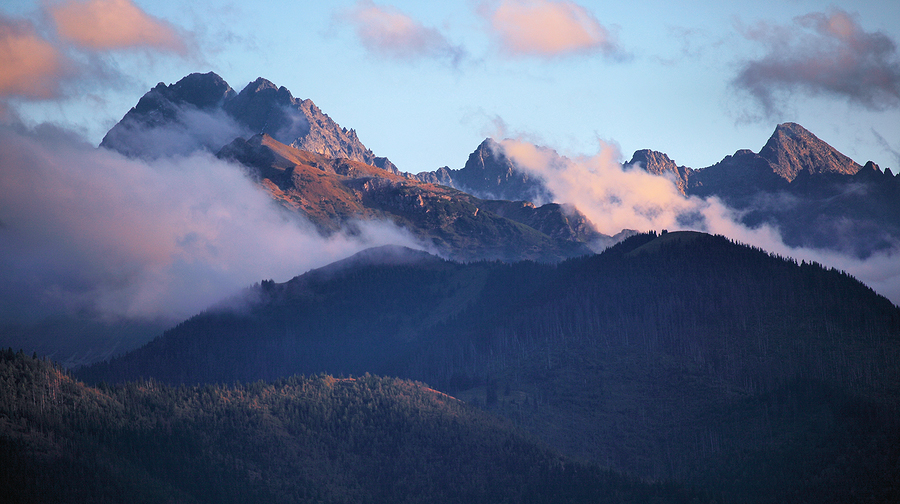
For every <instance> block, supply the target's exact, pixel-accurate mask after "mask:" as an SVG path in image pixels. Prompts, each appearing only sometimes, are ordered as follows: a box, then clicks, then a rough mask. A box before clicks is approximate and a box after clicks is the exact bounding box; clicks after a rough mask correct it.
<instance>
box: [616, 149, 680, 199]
mask: <svg viewBox="0 0 900 504" xmlns="http://www.w3.org/2000/svg"><path fill="white" fill-rule="evenodd" d="M635 164H638V166H640V167H641V168H643V169H644V170H646V171H648V172H650V173H652V174H654V175H663V176H671V177H673V179H674V180H673V181H674V182H675V185H676V186H678V190H679V191H681V193H682V194H684V192H685V191H686V190H687V185H688V177H689V176H690V172H691V169H690V168H686V167H684V166H678V165H676V164H675V161H673V160H672V159H670V158H669V156H668V155H667V154H666V153H664V152H659V151H655V150H650V149H641V150H638V151H635V152H634V155H632V156H631V161H629V162H628V165H635ZM667 174H671V175H667Z"/></svg>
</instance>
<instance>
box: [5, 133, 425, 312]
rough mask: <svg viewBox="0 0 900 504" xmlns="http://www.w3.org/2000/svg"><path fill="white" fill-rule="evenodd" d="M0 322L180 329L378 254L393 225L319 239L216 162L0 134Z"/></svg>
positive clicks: (400, 236) (49, 136) (51, 136)
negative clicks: (236, 301) (126, 321)
mask: <svg viewBox="0 0 900 504" xmlns="http://www.w3.org/2000/svg"><path fill="white" fill-rule="evenodd" d="M0 166H2V167H3V169H2V170H0V317H3V319H4V320H6V321H10V320H20V321H23V322H27V321H34V320H38V319H40V318H42V317H45V316H50V315H72V314H78V315H79V316H85V315H87V316H95V317H100V318H105V319H110V318H112V319H117V318H132V319H153V320H168V321H177V320H181V319H183V318H185V317H187V316H190V315H192V314H194V313H197V312H198V311H200V310H202V309H204V308H206V307H208V306H209V305H210V304H212V303H215V302H216V301H218V300H220V299H222V298H223V297H226V296H229V295H231V294H233V293H234V292H235V291H236V290H239V289H241V288H243V287H246V286H248V285H250V284H252V283H254V282H257V281H259V280H262V279H267V278H272V279H274V280H276V281H285V280H287V279H289V278H291V277H293V276H294V275H297V274H300V273H302V272H304V271H305V270H308V269H310V268H313V267H318V266H322V265H324V264H327V263H330V262H332V261H334V260H336V259H340V258H342V257H345V256H347V255H350V254H352V253H354V252H356V251H359V250H362V249H364V248H367V247H370V246H377V245H383V244H389V243H392V244H401V245H408V246H415V245H416V244H415V243H414V241H413V239H411V238H410V237H409V236H408V235H407V234H406V233H405V232H404V231H402V230H401V229H399V228H397V227H395V226H393V225H392V224H389V223H383V222H359V223H356V225H355V226H354V230H353V232H352V233H350V232H348V233H339V234H336V235H334V236H331V237H327V238H326V237H323V236H321V235H320V234H319V233H318V232H316V230H315V229H314V228H313V226H312V225H311V224H309V223H308V222H306V221H304V220H302V219H300V218H298V217H297V216H296V215H295V214H290V213H287V212H285V211H283V210H281V209H280V208H279V207H277V206H276V205H275V203H274V202H273V201H272V199H271V198H270V197H269V195H268V194H267V193H266V192H265V191H264V190H263V189H261V188H260V187H259V186H257V185H256V184H254V183H253V182H252V181H251V180H250V179H248V178H247V177H246V176H245V174H244V172H243V170H242V169H241V167H239V166H236V165H232V164H229V163H226V162H223V161H221V160H219V159H216V158H215V157H213V156H212V155H210V154H209V153H204V152H197V153H194V154H191V155H188V156H175V157H165V158H159V159H156V160H153V161H142V160H136V159H129V158H126V157H124V156H122V155H120V154H118V153H116V152H113V151H109V150H106V149H103V148H95V147H93V146H91V145H89V144H87V143H85V142H84V140H83V139H81V138H80V137H78V136H76V135H75V134H73V133H72V132H70V131H66V130H63V129H60V128H57V127H54V126H48V125H43V126H40V127H38V128H36V129H26V128H24V127H20V126H0Z"/></svg>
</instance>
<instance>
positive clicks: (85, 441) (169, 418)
mask: <svg viewBox="0 0 900 504" xmlns="http://www.w3.org/2000/svg"><path fill="white" fill-rule="evenodd" d="M0 385H2V389H0V390H2V394H0V501H2V502H8V503H13V502H35V503H37V502H41V503H44V502H73V503H75V502H77V503H84V502H124V501H128V502H134V503H141V502H147V503H158V502H184V503H203V502H209V503H228V502H240V503H250V502H265V503H292V502H297V503H302V502H329V503H341V502H344V503H367V502H371V503H383V502H392V503H404V502H409V503H412V502H423V503H424V502H427V503H442V502H478V503H489V502H535V503H537V502H599V503H605V502H609V503H618V502H659V503H682V502H683V503H689V502H708V501H709V499H708V498H704V497H703V496H702V495H701V494H700V493H698V492H695V491H691V490H687V489H685V488H684V487H681V486H678V485H674V484H646V483H641V482H639V481H637V480H636V479H633V478H627V477H623V476H621V475H618V474H616V473H614V472H611V471H609V470H606V469H602V468H600V467H599V466H596V465H590V464H584V463H578V462H573V461H571V460H569V459H566V458H565V457H562V456H560V455H559V454H558V453H557V452H555V451H553V450H551V449H549V448H547V447H545V446H543V445H542V444H540V443H537V442H535V441H534V440H533V439H531V438H530V437H529V436H527V435H523V434H522V433H521V432H519V431H517V430H516V429H515V428H514V427H512V426H511V425H510V424H509V423H508V422H504V421H500V420H498V419H496V418H495V417H492V416H490V415H488V414H485V413H483V412H481V411H479V410H477V409H475V408H472V407H470V406H467V405H465V404H464V403H462V402H460V401H458V400H457V399H454V398H452V397H449V396H447V395H445V394H442V393H440V392H437V391H434V390H432V389H429V388H427V387H426V386H424V385H422V384H420V383H415V382H410V381H405V380H398V379H389V378H379V377H375V376H370V375H365V376H362V377H357V378H345V379H336V378H333V377H331V376H326V375H319V376H316V377H311V378H303V377H292V378H285V379H281V380H277V381H275V382H262V381H260V382H255V383H252V384H245V385H233V386H227V387H226V386H194V387H170V386H166V385H161V384H159V383H156V382H146V381H141V382H129V383H127V384H124V385H119V386H113V387H110V386H108V385H105V384H101V385H100V386H98V387H96V388H92V387H87V386H85V385H84V384H82V383H79V382H76V381H74V380H73V379H72V378H71V377H70V376H68V375H67V374H66V373H65V372H63V371H62V370H61V369H60V368H58V367H56V366H54V365H52V364H50V363H48V362H46V361H42V360H38V359H36V358H31V357H27V356H26V355H24V354H22V353H18V354H15V353H13V352H12V350H7V351H0Z"/></svg>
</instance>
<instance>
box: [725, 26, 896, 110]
mask: <svg viewBox="0 0 900 504" xmlns="http://www.w3.org/2000/svg"><path fill="white" fill-rule="evenodd" d="M741 31H742V32H743V35H744V36H745V37H746V38H747V39H749V40H752V41H755V42H758V43H759V44H761V45H762V46H763V47H764V48H765V55H764V56H762V57H761V58H758V59H749V60H747V61H744V62H743V63H742V64H741V68H740V71H739V72H738V74H737V76H736V77H735V78H734V79H733V81H732V84H733V85H734V86H736V87H737V88H739V89H742V90H744V91H746V92H747V93H749V94H750V95H751V96H752V97H753V98H754V99H755V100H756V101H757V102H758V103H759V104H760V105H761V106H762V108H763V110H764V111H765V112H766V113H767V114H769V115H771V114H773V113H775V112H777V109H778V108H779V107H780V99H781V98H783V97H785V96H787V95H790V94H792V93H802V94H806V95H812V96H815V95H822V94H824V95H830V96H835V97H840V98H844V99H846V100H848V101H849V102H851V103H854V104H856V105H860V106H862V107H865V108H868V109H872V110H884V109H888V108H895V107H898V106H900V57H898V52H897V44H896V42H895V41H893V40H891V39H890V38H889V37H888V36H887V35H885V34H883V33H881V32H866V31H865V30H863V28H862V27H861V26H860V25H859V22H858V21H857V19H856V16H854V15H852V14H850V13H848V12H845V11H843V10H840V9H835V10H832V11H831V12H829V13H822V12H814V13H810V14H807V15H805V16H800V17H797V18H795V19H794V20H793V23H792V24H791V25H789V26H779V25H772V24H767V23H759V24H757V25H754V26H752V27H749V28H745V29H742V30H741Z"/></svg>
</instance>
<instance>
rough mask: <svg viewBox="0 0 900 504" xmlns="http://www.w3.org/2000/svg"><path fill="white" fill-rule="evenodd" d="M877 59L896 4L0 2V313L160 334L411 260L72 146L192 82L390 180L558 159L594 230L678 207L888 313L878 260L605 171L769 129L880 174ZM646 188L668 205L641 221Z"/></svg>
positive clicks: (260, 203)
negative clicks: (494, 149)
mask: <svg viewBox="0 0 900 504" xmlns="http://www.w3.org/2000/svg"><path fill="white" fill-rule="evenodd" d="M898 44H900V2H897V1H896V0H881V1H869V2H859V1H852V2H851V1H837V2H833V3H829V4H824V3H821V2H816V1H803V0H787V1H778V2H774V1H772V2H746V1H741V2H728V1H693V2H678V1H658V2H654V1H650V2H593V1H577V2H573V1H559V0H494V1H488V0H484V1H482V0H470V1H459V2H452V1H450V2H413V1H400V0H396V1H390V2H388V1H383V2H382V1H380V2H374V1H370V0H357V1H332V2H306V1H297V2H268V1H258V2H252V3H248V2H241V3H237V2H218V1H211V0H200V1H195V2H187V3H177V2H163V1H135V0H86V1H82V0H42V1H25V0H6V1H5V2H3V3H2V5H0V69H2V71H0V147H2V148H0V230H3V231H4V232H5V233H7V236H11V237H12V238H10V239H7V240H5V241H4V242H0V268H2V269H5V271H7V273H5V276H4V277H3V278H2V279H3V280H4V282H3V283H4V286H0V298H3V299H4V300H6V302H5V303H3V304H4V305H5V308H6V311H7V312H21V311H22V310H23V309H24V308H23V307H24V306H25V305H26V304H28V305H29V306H30V305H32V304H33V303H31V302H30V301H31V300H33V299H40V300H41V303H43V304H44V305H45V306H47V307H48V308H47V309H48V310H52V309H63V310H75V311H77V310H82V309H86V308H89V309H91V310H97V311H99V312H101V313H105V314H107V315H110V316H148V317H155V316H164V317H171V318H173V319H177V318H178V317H184V316H188V315H190V314H192V313H195V312H196V311H197V310H199V309H202V308H203V307H204V306H205V305H208V304H209V303H210V302H212V301H214V300H215V298H216V296H221V293H223V292H228V291H229V290H232V289H237V288H239V287H241V286H245V285H248V284H249V283H252V282H254V281H258V280H260V279H264V278H274V279H275V280H277V281H284V280H287V279H288V278H290V277H291V276H293V275H295V274H299V273H301V272H303V271H305V270H306V269H308V268H310V267H315V266H321V265H323V264H324V263H326V262H329V261H330V260H333V259H339V258H340V257H342V256H344V255H347V254H349V253H352V252H354V251H356V250H359V249H361V248H364V247H366V246H370V245H377V244H382V243H403V244H413V241H414V240H412V238H410V237H409V236H408V235H406V234H405V233H404V232H403V230H400V229H397V228H395V227H393V226H392V225H391V224H390V223H370V224H367V225H366V226H367V227H366V229H365V232H363V233H361V234H360V233H343V234H339V235H338V236H337V237H336V238H335V237H332V238H329V239H324V238H322V237H320V236H317V235H315V233H313V232H311V230H310V228H309V226H308V225H307V224H306V223H303V222H296V221H294V220H291V219H290V218H288V217H285V216H284V215H282V214H281V213H278V212H277V210H275V209H273V208H271V205H268V203H267V202H266V201H267V200H266V198H265V197H264V194H263V193H261V192H260V191H259V190H258V188H255V187H253V186H252V184H249V183H248V182H247V181H245V180H241V179H240V177H236V176H235V175H234V172H233V170H232V168H233V167H228V166H223V164H224V163H222V162H220V161H218V160H215V159H214V158H211V157H210V156H208V155H205V154H203V153H195V154H188V155H184V156H180V157H174V158H170V159H163V160H158V161H155V162H152V163H151V162H146V161H140V160H130V159H126V158H123V157H121V156H119V155H117V154H115V153H111V152H107V151H105V150H97V149H95V147H96V146H97V145H98V144H99V142H100V140H101V139H102V138H103V135H104V134H105V133H106V131H108V130H109V128H111V127H112V126H113V125H114V124H115V123H116V122H117V121H118V120H120V119H121V118H122V116H123V115H124V114H125V113H126V112H127V111H128V110H129V109H130V108H131V107H132V106H134V105H135V104H136V103H137V101H138V100H139V99H140V97H141V96H142V95H143V94H144V93H146V92H147V91H148V90H149V89H150V88H151V87H153V86H155V85H156V84H157V83H159V82H163V83H166V84H171V83H174V82H176V81H178V80H179V79H180V78H182V77H184V76H185V75H187V74H189V73H192V72H208V71H213V72H216V73H217V74H219V75H220V76H222V77H223V78H224V79H225V80H226V81H227V82H228V83H229V84H230V85H231V86H232V87H233V88H235V90H237V91H239V90H240V89H242V88H243V87H244V86H245V85H246V84H247V83H249V82H251V81H253V80H255V79H256V78H257V77H265V78H267V79H269V80H270V81H272V82H274V83H275V84H277V85H280V86H285V87H286V88H288V89H289V90H290V91H291V92H292V93H293V95H294V96H296V97H299V98H309V99H312V100H313V101H314V102H315V103H316V104H317V105H318V106H319V107H320V108H321V109H322V110H323V111H324V112H325V113H326V114H328V115H329V116H330V117H331V118H332V119H333V120H335V121H336V122H337V123H339V124H340V125H341V126H344V127H347V128H353V129H355V130H356V131H357V133H358V135H359V138H360V140H361V141H362V142H363V143H364V144H365V145H366V146H367V147H369V148H370V149H372V150H373V151H374V152H375V154H376V155H378V156H386V157H388V158H390V159H391V160H392V161H393V162H394V163H395V164H396V165H397V166H398V167H399V169H400V170H403V171H408V172H413V173H417V172H421V171H426V170H427V171H430V170H434V169H436V168H438V167H441V166H449V167H451V168H461V167H462V166H463V165H464V164H465V161H466V158H467V157H468V155H469V154H470V153H471V152H472V151H474V150H475V148H476V147H477V146H478V144H479V143H480V142H481V141H482V140H483V139H484V138H485V137H488V136H492V137H495V138H509V139H511V140H510V141H509V142H508V143H507V144H505V145H506V146H507V147H508V149H509V151H510V152H517V153H518V157H517V159H518V160H519V161H520V162H521V163H522V164H523V165H526V166H531V168H532V169H533V170H535V171H536V172H541V170H542V168H541V167H540V166H532V161H533V157H534V156H530V154H529V153H531V150H530V149H532V148H533V146H534V145H541V146H547V147H550V148H552V149H555V150H556V151H557V152H559V153H560V154H563V155H565V156H568V157H570V158H571V159H573V160H575V161H574V162H573V164H572V167H573V170H572V171H570V172H567V173H566V174H565V176H563V175H560V174H556V175H555V178H556V180H555V183H556V184H560V185H558V186H556V188H555V189H554V193H555V194H556V195H558V196H565V197H568V198H571V199H572V201H576V200H577V201H580V202H582V205H581V206H579V208H580V209H582V211H584V212H585V213H587V214H588V217H589V218H591V219H592V220H593V221H594V222H601V221H603V222H605V223H606V224H607V226H611V227H610V228H609V229H605V228H604V229H603V231H604V232H609V233H610V234H614V233H615V232H616V229H612V227H616V226H617V225H619V224H621V225H622V226H623V227H629V226H630V227H632V228H635V227H634V226H645V227H659V226H662V225H665V224H666V222H669V221H671V218H672V216H674V215H676V214H677V212H681V211H685V209H689V210H690V209H696V210H697V211H698V212H701V213H703V214H704V215H705V216H706V220H705V222H706V225H705V227H704V230H708V231H712V232H722V233H724V234H728V235H729V236H731V237H733V238H735V239H740V240H742V241H744V242H746V243H752V244H755V245H758V246H762V247H763V248H766V249H767V250H770V251H773V252H777V253H782V254H785V255H791V256H794V257H803V258H807V259H811V260H818V261H820V262H823V263H825V264H827V265H832V266H836V267H841V268H842V269H846V270H848V271H850V272H851V273H853V274H855V275H857V276H858V277H859V278H861V279H863V280H864V281H866V282H867V283H869V284H870V285H873V286H875V288H876V290H879V292H882V293H887V294H888V295H889V296H890V297H891V299H892V300H893V301H894V302H895V303H900V288H898V287H897V285H900V271H898V270H900V251H891V252H889V253H885V254H882V255H879V256H877V257H873V258H870V260H869V261H860V260H857V259H853V258H849V257H845V256H841V255H839V254H838V255H836V254H835V253H830V252H829V253H826V252H822V251H809V250H797V249H790V248H788V247H786V246H784V244H783V243H782V242H781V240H780V237H779V236H777V232H776V231H773V230H771V229H768V228H760V229H754V230H748V229H745V228H743V227H741V226H739V225H738V224H736V219H735V218H734V216H733V215H729V210H728V209H727V208H723V207H722V206H721V204H720V203H719V202H717V201H715V200H706V201H695V200H692V201H686V200H684V199H683V198H682V199H679V197H678V196H674V195H672V193H671V191H670V188H669V187H668V186H666V187H657V185H656V182H647V180H646V179H644V178H642V177H639V176H636V175H635V174H630V175H629V174H625V173H623V172H622V170H621V166H620V165H621V163H622V162H624V161H628V160H629V159H630V157H631V153H633V152H634V151H635V150H637V149H644V148H650V149H654V150H657V151H662V152H664V153H666V154H668V155H669V157H670V158H672V159H673V160H674V161H675V162H676V163H678V164H680V165H686V166H690V167H693V168H701V167H705V166H709V165H712V164H714V163H716V162H717V161H719V160H721V159H722V158H723V157H725V156H726V155H729V154H732V153H734V152H735V151H736V150H739V149H751V150H753V151H759V149H760V148H762V146H763V145H764V144H765V142H766V140H767V139H768V138H769V136H770V135H771V134H772V132H773V130H774V129H775V126H776V125H777V124H779V123H782V122H787V121H791V122H797V123H799V124H801V125H803V126H804V127H806V128H807V129H808V130H810V131H811V132H812V133H814V134H815V135H817V136H818V137H819V138H821V139H822V140H824V141H826V142H828V143H829V144H831V145H832V146H834V147H835V148H837V149H838V150H839V151H841V152H843V153H844V154H846V155H848V156H850V157H851V158H852V159H854V160H855V161H857V162H858V163H861V164H862V163H865V162H866V161H868V160H872V161H875V162H876V163H878V164H879V165H880V166H881V167H882V168H887V167H891V168H893V169H894V172H897V171H898V168H900V49H898ZM229 170H232V171H229ZM543 173H547V172H546V170H545V171H543ZM211 180H214V181H215V182H210V181H211ZM589 181H596V183H597V184H599V185H597V186H594V185H592V184H593V182H591V183H589ZM610 181H618V182H619V184H620V185H619V186H618V187H619V190H621V189H622V188H629V189H634V190H633V191H631V192H629V193H628V194H620V195H619V196H621V197H619V199H620V200H621V199H622V198H624V200H626V201H633V202H634V206H633V207H631V211H629V212H625V214H623V215H615V216H611V214H610V213H609V207H604V206H602V205H597V204H596V194H598V193H596V192H591V191H592V190H594V189H596V188H597V187H600V185H602V186H603V187H606V188H607V189H605V190H606V191H609V190H611V189H608V188H609V187H610V185H609V182H610ZM648 187H649V188H650V189H652V190H649V189H648ZM587 189H591V190H587ZM651 196H652V197H658V198H661V200H660V201H661V202H668V203H659V205H663V206H665V205H668V206H665V208H664V210H661V211H654V212H655V213H654V212H651V213H652V215H654V216H655V217H653V218H652V219H647V218H646V216H647V215H649V214H647V213H646V212H643V211H642V210H641V208H642V205H644V206H645V204H646V201H644V199H645V198H648V197H651ZM228 201H230V202H235V201H240V202H241V203H240V204H237V203H234V204H231V205H230V206H229V205H228V204H225V203H224V202H228ZM659 208H663V207H662V206H660V207H659ZM660 216H662V217H660ZM666 219H669V221H667V220H666ZM641 229H642V230H643V228H641ZM147 230H149V231H147ZM260 243H265V246H260V245H259V244H260ZM419 245H421V244H419ZM898 250H900V249H898ZM895 252H896V253H895ZM251 256H252V257H251ZM10 271H15V272H16V273H14V274H13V273H9V272H10ZM892 286H893V287H892ZM21 293H30V294H29V295H21V296H19V298H20V299H21V300H22V301H21V302H20V303H18V304H17V303H13V302H11V301H9V300H10V299H13V298H14V297H15V295H16V294H21ZM0 311H3V310H0ZM3 315H4V314H3V313H0V316H3Z"/></svg>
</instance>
